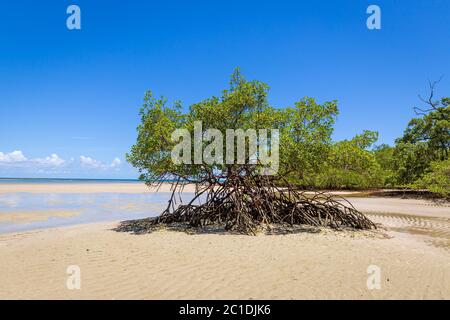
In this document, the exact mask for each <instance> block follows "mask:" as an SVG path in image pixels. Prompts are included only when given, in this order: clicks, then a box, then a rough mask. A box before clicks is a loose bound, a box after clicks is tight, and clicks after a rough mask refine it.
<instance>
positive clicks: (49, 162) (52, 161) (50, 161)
mask: <svg viewBox="0 0 450 320" xmlns="http://www.w3.org/2000/svg"><path fill="white" fill-rule="evenodd" d="M33 161H35V162H36V163H37V164H40V165H43V166H50V167H60V166H62V165H63V164H64V163H66V161H65V160H63V159H61V158H60V157H59V156H58V155H57V154H56V153H53V154H52V155H51V156H49V157H45V158H37V159H34V160H33Z"/></svg>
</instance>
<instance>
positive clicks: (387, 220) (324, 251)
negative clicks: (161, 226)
mask: <svg viewBox="0 0 450 320" xmlns="http://www.w3.org/2000/svg"><path fill="white" fill-rule="evenodd" d="M0 187H1V188H0V190H1V189H4V190H5V186H0ZM122 187H123V188H125V186H120V187H119V186H112V185H111V186H110V187H109V188H111V189H110V190H112V189H114V188H116V189H114V190H117V188H122ZM142 187H143V186H139V185H137V186H135V185H129V186H127V188H128V189H127V190H128V191H129V192H131V189H133V190H135V191H134V192H141V191H138V190H143V191H142V192H146V190H145V188H142ZM6 188H9V190H15V191H16V192H17V190H21V192H43V190H45V192H51V191H56V189H57V190H59V191H61V190H66V189H67V190H69V189H71V190H73V188H74V187H73V185H70V186H65V187H64V188H62V187H61V186H57V187H55V186H45V188H44V187H37V186H27V188H26V191H24V189H21V187H20V186H14V188H13V189H11V186H6ZM52 188H53V189H52ZM79 188H80V189H79V190H77V191H81V189H83V190H86V189H88V190H91V192H92V190H94V189H95V190H100V189H104V186H99V185H92V186H83V187H81V186H80V187H79ZM140 188H142V189H140ZM31 189H34V191H29V190H31ZM0 192H1V191H0ZM72 192H74V191H72ZM86 192H87V191H86ZM350 200H351V201H352V203H353V204H354V205H355V206H356V207H357V208H358V209H360V210H362V211H365V212H367V213H368V214H369V217H370V218H371V219H373V221H374V222H376V223H381V224H382V225H383V226H382V227H381V228H380V229H379V230H377V231H370V232H369V231H364V232H347V231H346V232H337V231H331V230H327V229H321V230H311V229H309V228H305V229H301V230H299V231H298V232H296V233H294V234H272V235H267V234H261V235H258V236H254V237H253V236H244V235H233V234H225V233H221V232H217V233H215V232H212V233H197V234H186V233H184V232H177V231H165V230H162V231H157V232H153V233H149V234H141V235H135V234H130V233H124V232H116V231H114V230H113V229H114V228H115V227H116V226H117V225H118V223H119V221H112V222H101V223H90V224H82V225H75V226H68V227H59V228H51V229H40V230H33V231H24V232H14V233H6V234H1V235H0V261H1V263H0V299H450V282H449V281H448V279H450V251H449V248H450V208H449V207H448V206H444V205H437V204H434V203H431V202H428V201H424V200H404V199H388V198H375V199H374V198H352V199H350ZM5 219H7V218H5ZM0 223H1V221H0ZM69 266H78V267H79V268H80V271H81V274H80V280H81V282H80V283H81V288H80V289H79V290H78V289H68V287H67V285H66V283H67V280H68V278H69V276H70V275H69V274H68V273H67V268H68V267H69ZM373 266H375V267H376V268H379V270H380V283H379V285H380V288H379V289H376V288H372V289H369V288H368V286H367V281H368V278H369V276H370V274H369V273H368V269H369V271H370V270H373V269H370V268H373Z"/></svg>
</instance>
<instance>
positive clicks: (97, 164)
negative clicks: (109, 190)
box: [80, 156, 121, 170]
mask: <svg viewBox="0 0 450 320" xmlns="http://www.w3.org/2000/svg"><path fill="white" fill-rule="evenodd" d="M80 163H81V165H82V166H83V167H87V168H94V169H104V170H106V169H112V168H117V167H118V166H120V164H121V161H120V159H119V158H114V160H113V161H112V162H111V163H110V164H106V163H103V162H101V161H99V160H95V159H93V158H91V157H86V156H80Z"/></svg>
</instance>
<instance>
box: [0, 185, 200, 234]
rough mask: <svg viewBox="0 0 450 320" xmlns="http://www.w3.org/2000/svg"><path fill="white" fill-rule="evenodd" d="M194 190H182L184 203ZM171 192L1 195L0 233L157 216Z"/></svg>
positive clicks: (190, 197)
mask: <svg viewBox="0 0 450 320" xmlns="http://www.w3.org/2000/svg"><path fill="white" fill-rule="evenodd" d="M193 195H194V194H193V193H183V194H182V200H183V202H186V201H189V200H190V199H192V197H193ZM169 197H170V193H148V194H124V193H90V194H82V193H37V194H34V193H5V194H0V233H7V232H16V231H24V230H33V229H40V228H50V227H59V226H67V225H75V224H81V223H90V222H100V221H115V220H127V219H139V218H145V217H154V216H157V215H159V214H160V213H161V212H162V211H163V210H164V209H165V208H166V206H167V201H168V199H169Z"/></svg>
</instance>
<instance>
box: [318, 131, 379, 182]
mask: <svg viewBox="0 0 450 320" xmlns="http://www.w3.org/2000/svg"><path fill="white" fill-rule="evenodd" d="M377 139H378V133H377V132H375V131H369V130H365V131H364V132H363V133H362V134H358V135H356V136H355V137H354V138H353V139H351V140H344V141H339V142H336V143H335V144H334V145H333V146H332V148H331V152H330V154H329V156H328V160H327V164H326V166H325V167H324V168H323V171H322V172H321V174H319V176H318V181H317V184H318V185H320V186H321V187H324V188H332V189H340V188H341V189H342V188H351V189H355V188H356V189H360V188H371V187H377V186H381V185H382V183H383V180H382V178H381V175H380V172H381V168H380V165H379V164H378V163H377V161H376V157H375V155H374V153H373V152H371V151H370V150H368V148H369V147H371V146H372V145H373V144H374V143H375V142H376V141H377Z"/></svg>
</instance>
